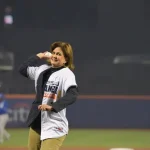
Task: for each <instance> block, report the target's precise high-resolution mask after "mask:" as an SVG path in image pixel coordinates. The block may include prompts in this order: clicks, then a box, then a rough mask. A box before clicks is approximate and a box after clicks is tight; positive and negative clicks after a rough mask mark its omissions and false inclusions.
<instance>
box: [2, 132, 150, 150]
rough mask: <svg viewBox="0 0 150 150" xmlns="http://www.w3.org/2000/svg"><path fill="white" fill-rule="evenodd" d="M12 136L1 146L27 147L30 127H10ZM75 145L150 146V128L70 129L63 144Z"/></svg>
mask: <svg viewBox="0 0 150 150" xmlns="http://www.w3.org/2000/svg"><path fill="white" fill-rule="evenodd" d="M8 132H9V133H10V134H11V138H10V140H8V141H5V142H4V143H3V144H0V148H1V147H26V146H27V139H28V129H8ZM63 145H64V146H75V147H82V146H83V147H84V146H85V147H134V148H150V130H111V129H110V130H106V129H105V130H102V129H99V130H98V129H70V131H69V134H68V136H67V138H66V140H65V142H64V144H63Z"/></svg>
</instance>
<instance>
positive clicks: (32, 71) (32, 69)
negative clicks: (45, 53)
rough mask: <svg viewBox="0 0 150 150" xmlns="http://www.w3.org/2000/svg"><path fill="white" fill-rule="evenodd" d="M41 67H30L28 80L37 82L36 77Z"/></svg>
mask: <svg viewBox="0 0 150 150" xmlns="http://www.w3.org/2000/svg"><path fill="white" fill-rule="evenodd" d="M38 68H39V67H28V68H27V75H28V78H30V79H31V80H35V75H36V71H37V70H38Z"/></svg>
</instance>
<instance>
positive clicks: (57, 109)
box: [19, 42, 78, 150]
mask: <svg viewBox="0 0 150 150" xmlns="http://www.w3.org/2000/svg"><path fill="white" fill-rule="evenodd" d="M50 52H51V53H49V52H41V53H38V54H37V55H36V56H32V57H31V58H29V59H28V60H27V61H25V62H24V63H23V64H22V65H21V66H20V68H19V72H20V73H21V74H22V75H23V76H25V77H27V78H30V79H32V80H35V91H36V98H35V101H34V102H33V103H32V106H31V110H30V113H29V116H28V119H27V124H28V126H29V127H30V130H29V138H28V149H29V150H48V149H49V150H59V149H60V147H61V145H62V143H63V141H64V139H65V137H66V135H67V134H68V130H69V127H68V120H67V118H66V107H67V106H68V105H71V104H73V103H74V102H75V101H76V99H77V96H78V88H77V83H76V79H75V75H74V73H73V69H74V64H73V50H72V47H71V45H70V44H69V43H66V42H54V43H52V44H51V48H50ZM42 59H44V60H46V61H47V62H48V63H47V64H43V65H41V66H36V64H37V63H38V61H40V60H42Z"/></svg>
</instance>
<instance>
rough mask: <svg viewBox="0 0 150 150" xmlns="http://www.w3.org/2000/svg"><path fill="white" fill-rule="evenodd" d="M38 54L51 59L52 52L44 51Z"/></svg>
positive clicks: (42, 57)
mask: <svg viewBox="0 0 150 150" xmlns="http://www.w3.org/2000/svg"><path fill="white" fill-rule="evenodd" d="M36 56H38V57H39V58H40V59H50V58H51V53H50V52H48V51H46V52H44V53H38V54H37V55H36Z"/></svg>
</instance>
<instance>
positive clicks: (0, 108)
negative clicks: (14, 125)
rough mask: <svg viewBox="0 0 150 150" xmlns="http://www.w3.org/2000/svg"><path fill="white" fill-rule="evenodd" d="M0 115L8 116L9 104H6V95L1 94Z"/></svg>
mask: <svg viewBox="0 0 150 150" xmlns="http://www.w3.org/2000/svg"><path fill="white" fill-rule="evenodd" d="M0 98H1V100H0V115H2V114H8V103H7V102H6V100H5V98H4V95H3V94H0Z"/></svg>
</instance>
